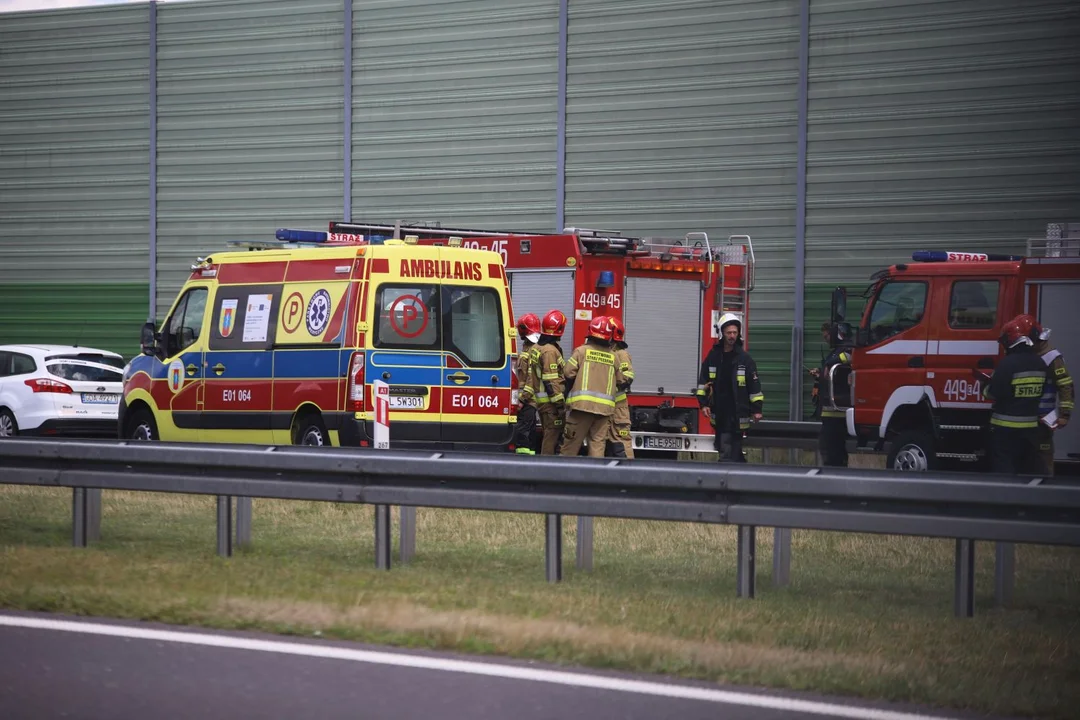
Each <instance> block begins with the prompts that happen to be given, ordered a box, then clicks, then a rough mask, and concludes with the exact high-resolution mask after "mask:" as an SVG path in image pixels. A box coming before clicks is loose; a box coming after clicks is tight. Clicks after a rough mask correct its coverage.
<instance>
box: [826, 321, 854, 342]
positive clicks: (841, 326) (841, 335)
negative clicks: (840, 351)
mask: <svg viewBox="0 0 1080 720" xmlns="http://www.w3.org/2000/svg"><path fill="white" fill-rule="evenodd" d="M850 344H851V323H846V322H836V323H833V324H832V330H831V332H830V333H829V345H831V346H832V347H840V346H841V345H850Z"/></svg>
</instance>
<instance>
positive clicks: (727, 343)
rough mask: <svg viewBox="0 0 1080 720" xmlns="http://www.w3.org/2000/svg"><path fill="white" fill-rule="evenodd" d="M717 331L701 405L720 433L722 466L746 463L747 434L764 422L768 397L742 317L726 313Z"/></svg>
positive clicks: (702, 374)
mask: <svg viewBox="0 0 1080 720" xmlns="http://www.w3.org/2000/svg"><path fill="white" fill-rule="evenodd" d="M713 327H714V329H715V330H716V334H717V339H716V344H715V345H713V346H712V349H711V350H709V354H708V355H706V356H705V360H704V362H702V363H701V370H700V371H699V372H698V386H697V397H698V402H699V403H700V404H701V407H702V409H703V410H704V411H705V415H706V416H707V417H708V418H709V421H710V422H711V423H712V425H713V427H714V428H715V430H716V439H715V440H714V443H713V444H714V446H715V447H716V451H717V452H718V453H720V462H746V457H745V456H744V455H743V451H742V439H743V432H744V431H745V430H746V429H747V428H749V427H750V422H751V420H753V422H757V421H758V420H761V406H762V404H763V403H764V401H765V395H764V394H762V392H761V381H760V380H759V379H758V373H757V364H756V363H755V362H754V359H753V358H752V357H750V353H748V352H746V351H745V350H743V347H742V321H741V320H740V319H739V316H738V315H735V314H733V313H725V314H723V315H721V316H720V319H719V320H718V321H717V323H716V325H715V326H713ZM710 390H711V392H710Z"/></svg>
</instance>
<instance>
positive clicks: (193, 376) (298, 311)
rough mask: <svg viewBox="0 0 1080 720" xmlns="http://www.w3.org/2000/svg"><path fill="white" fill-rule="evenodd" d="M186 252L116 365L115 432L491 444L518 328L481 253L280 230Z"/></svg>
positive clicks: (495, 444) (493, 265)
mask: <svg viewBox="0 0 1080 720" xmlns="http://www.w3.org/2000/svg"><path fill="white" fill-rule="evenodd" d="M276 237H277V240H275V241H267V242H261V243H251V242H245V243H231V244H232V245H239V246H242V247H244V248H246V249H244V250H234V251H229V252H222V253H220V254H215V255H213V256H211V257H207V258H199V259H198V261H197V262H196V263H195V264H194V265H192V272H191V276H190V277H189V278H188V280H187V282H186V283H185V284H184V286H183V288H182V289H181V290H180V293H179V295H178V296H177V298H176V301H175V302H174V303H173V306H172V308H171V309H170V311H169V313H168V315H167V316H166V318H165V320H164V322H163V323H162V324H161V326H160V327H155V326H154V324H153V323H147V324H146V325H145V326H144V327H143V336H142V346H143V354H142V355H140V356H138V357H136V358H135V359H134V360H132V362H131V363H130V364H129V366H128V367H127V369H126V370H125V375H124V392H123V398H122V400H121V404H120V415H119V434H120V437H121V438H130V439H141V440H165V441H184V442H237V443H256V444H303V445H346V446H370V445H371V444H372V437H373V434H374V433H373V423H374V399H373V391H372V382H373V381H376V380H381V381H383V382H385V383H387V384H388V385H389V389H390V439H391V443H392V445H393V446H394V447H414V448H420V447H431V448H443V449H448V448H449V449H481V450H482V449H489V450H493V451H494V450H503V449H504V448H505V447H506V445H507V443H508V442H509V441H510V437H511V434H512V430H513V424H514V414H513V413H514V411H513V402H514V398H513V395H514V392H515V383H516V378H515V375H514V373H513V370H512V358H513V353H514V351H515V345H514V342H515V341H514V337H515V334H516V330H515V327H514V322H513V309H512V307H511V301H510V293H509V286H508V284H507V278H506V272H505V268H504V267H503V263H502V258H501V257H500V256H499V255H498V253H495V252H492V251H489V250H477V249H471V248H461V247H424V246H420V245H417V244H415V243H410V242H409V240H411V239H408V240H405V241H402V240H391V241H387V242H385V243H383V244H370V243H368V242H366V240H365V238H364V236H362V235H356V234H348V233H324V232H310V231H302V230H279V231H278V232H277V236H276Z"/></svg>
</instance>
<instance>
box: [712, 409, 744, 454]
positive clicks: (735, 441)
mask: <svg viewBox="0 0 1080 720" xmlns="http://www.w3.org/2000/svg"><path fill="white" fill-rule="evenodd" d="M742 441H743V431H742V428H740V427H739V419H738V418H737V417H735V413H734V411H731V412H730V414H729V413H724V416H721V417H719V418H717V422H716V437H714V438H713V447H715V448H716V452H718V453H720V462H737V463H744V462H746V456H745V455H743V449H742Z"/></svg>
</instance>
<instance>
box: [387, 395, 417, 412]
mask: <svg viewBox="0 0 1080 720" xmlns="http://www.w3.org/2000/svg"><path fill="white" fill-rule="evenodd" d="M390 409H391V410H423V409H424V398H422V397H420V396H417V395H391V396H390Z"/></svg>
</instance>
